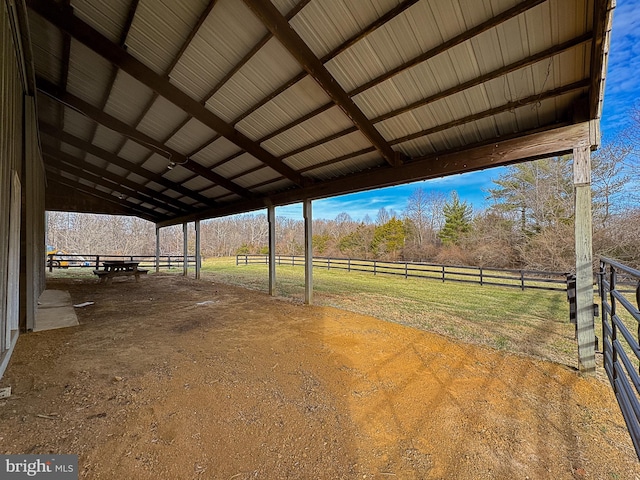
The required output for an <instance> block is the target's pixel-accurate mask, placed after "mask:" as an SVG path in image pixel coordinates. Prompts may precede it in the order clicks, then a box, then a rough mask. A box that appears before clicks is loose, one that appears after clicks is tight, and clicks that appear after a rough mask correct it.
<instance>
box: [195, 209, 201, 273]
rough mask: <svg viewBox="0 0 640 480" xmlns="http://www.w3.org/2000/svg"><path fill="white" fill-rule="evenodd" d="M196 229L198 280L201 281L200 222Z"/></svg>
mask: <svg viewBox="0 0 640 480" xmlns="http://www.w3.org/2000/svg"><path fill="white" fill-rule="evenodd" d="M195 228H196V278H197V279H198V280H200V267H201V265H200V263H201V261H202V258H201V257H200V220H196V222H195Z"/></svg>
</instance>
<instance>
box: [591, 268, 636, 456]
mask: <svg viewBox="0 0 640 480" xmlns="http://www.w3.org/2000/svg"><path fill="white" fill-rule="evenodd" d="M598 290H599V293H600V301H601V303H602V338H603V342H602V350H603V354H604V368H605V370H606V372H607V376H608V377H609V380H610V382H611V385H612V386H613V391H614V392H615V395H616V399H617V400H618V405H620V410H622V416H623V417H624V421H625V422H626V424H627V428H628V430H629V434H630V435H631V440H632V441H633V446H634V447H635V449H636V454H637V455H638V458H640V374H639V371H640V370H639V368H640V363H639V362H640V346H639V345H638V343H639V338H640V311H639V309H640V270H636V269H634V268H631V267H628V266H626V265H623V264H622V263H620V262H616V261H615V260H611V259H609V258H604V257H603V258H601V259H600V271H599V272H598ZM634 297H635V298H634ZM634 301H635V305H634Z"/></svg>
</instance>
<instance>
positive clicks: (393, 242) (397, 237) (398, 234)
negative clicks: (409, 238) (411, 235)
mask: <svg viewBox="0 0 640 480" xmlns="http://www.w3.org/2000/svg"><path fill="white" fill-rule="evenodd" d="M405 238H406V227H405V223H404V222H403V221H402V220H399V219H397V218H396V217H392V218H391V219H390V220H389V221H388V222H386V223H385V224H383V225H379V226H377V227H376V229H375V231H374V232H373V241H372V242H371V250H372V251H373V254H374V256H375V257H376V258H383V257H385V258H387V259H389V260H395V259H396V258H397V256H398V253H399V252H400V250H402V248H403V247H404V242H405Z"/></svg>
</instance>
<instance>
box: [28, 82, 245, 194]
mask: <svg viewBox="0 0 640 480" xmlns="http://www.w3.org/2000/svg"><path fill="white" fill-rule="evenodd" d="M36 80H37V82H36V83H37V85H38V90H39V91H41V92H42V93H44V94H45V95H48V96H49V97H51V98H53V99H54V100H57V101H58V102H60V103H63V104H65V105H69V106H70V107H72V108H75V109H76V110H78V111H80V112H82V113H83V114H84V115H86V116H87V117H89V118H91V119H92V120H93V121H95V122H97V123H100V124H102V125H104V126H106V127H107V128H110V129H111V130H114V131H116V132H118V133H121V134H122V135H125V136H127V137H129V138H130V139H131V140H133V141H135V142H137V143H139V144H140V145H142V146H143V147H145V148H148V149H151V150H153V151H155V152H156V153H158V154H160V155H163V156H165V157H167V156H168V158H170V159H171V161H173V162H175V163H176V164H180V166H181V167H184V168H186V169H188V170H191V171H192V172H194V173H197V174H198V175H200V176H201V177H204V178H206V179H207V180H209V181H211V182H213V183H215V184H217V185H220V186H221V187H224V188H226V189H227V190H230V191H232V192H234V193H237V194H238V195H240V196H242V197H251V196H252V195H253V194H252V193H251V192H249V191H248V190H246V189H244V188H242V187H240V186H239V185H236V184H235V183H233V182H231V181H229V180H228V179H226V178H225V177H223V176H222V175H218V174H217V173H215V172H212V171H211V170H209V169H207V168H205V167H203V166H202V165H200V164H199V163H198V162H196V161H195V160H193V159H191V158H188V157H186V156H184V155H182V154H181V153H179V152H178V151H176V150H174V149H172V148H170V147H168V146H167V145H165V144H163V143H162V142H158V141H157V140H155V139H154V138H152V137H150V136H149V135H146V134H144V133H142V132H141V131H139V130H136V129H135V128H133V127H131V126H129V125H128V124H126V123H124V122H122V121H120V120H118V119H117V118H115V117H113V116H111V115H109V114H107V113H105V112H104V111H102V110H100V109H98V108H96V107H94V106H93V105H91V104H89V103H87V102H85V101H84V100H82V99H80V98H78V97H76V96H75V95H72V94H70V93H69V92H61V91H60V90H59V89H58V88H57V87H56V86H55V85H53V84H51V83H50V82H48V81H47V80H45V79H43V78H41V77H38V78H37V79H36Z"/></svg>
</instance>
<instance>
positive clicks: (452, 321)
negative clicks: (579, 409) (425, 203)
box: [202, 258, 577, 366]
mask: <svg viewBox="0 0 640 480" xmlns="http://www.w3.org/2000/svg"><path fill="white" fill-rule="evenodd" d="M202 272H203V276H204V278H208V279H211V280H213V281H219V282H222V283H227V284H233V285H238V286H241V287H246V288H250V289H255V290H260V291H264V292H266V291H268V271H267V266H266V265H241V266H236V265H235V259H234V258H212V259H207V260H206V261H205V262H204V264H203V268H202ZM313 279H314V280H313V284H314V285H313V286H314V304H316V305H323V306H332V307H337V308H342V309H345V310H350V311H354V312H358V313H364V314H367V315H372V316H375V317H377V318H380V319H383V320H388V321H392V322H397V323H401V324H403V325H407V326H411V327H415V328H419V329H423V330H428V331H430V332H435V333H439V334H442V335H445V336H447V337H450V338H455V339H458V340H461V341H463V342H469V343H474V344H482V345H487V346H489V347H492V348H497V349H500V350H504V351H508V352H513V353H517V354H525V355H532V356H535V357H539V358H543V359H546V360H551V361H555V362H560V363H563V364H566V365H570V366H576V363H577V361H576V359H577V347H576V343H575V340H574V327H573V325H571V324H570V323H569V306H568V303H567V300H566V294H565V293H564V292H549V291H540V290H525V291H521V290H519V289H515V288H507V287H493V286H479V285H471V284H463V283H457V282H445V283H443V282H440V281H436V280H425V279H411V278H409V279H404V278H402V277H395V276H390V275H376V276H374V275H372V274H370V273H358V272H346V271H343V270H326V269H320V268H315V269H314V273H313ZM276 290H277V295H278V296H281V297H285V298H289V299H292V300H294V301H298V302H302V301H303V300H304V268H303V267H299V266H296V267H292V266H284V265H281V266H278V267H277V268H276Z"/></svg>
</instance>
